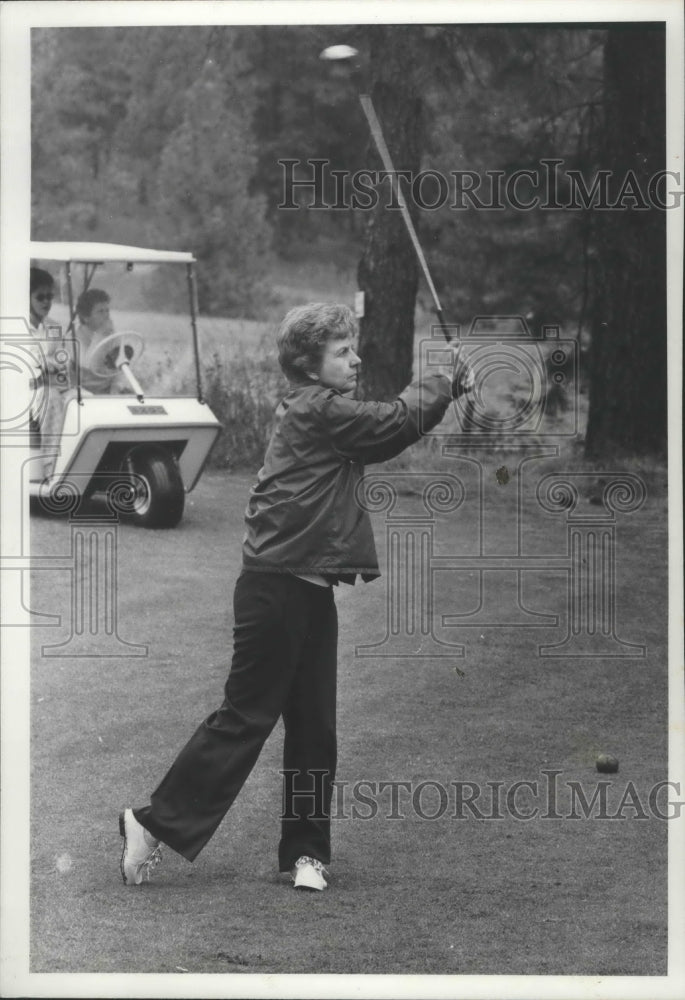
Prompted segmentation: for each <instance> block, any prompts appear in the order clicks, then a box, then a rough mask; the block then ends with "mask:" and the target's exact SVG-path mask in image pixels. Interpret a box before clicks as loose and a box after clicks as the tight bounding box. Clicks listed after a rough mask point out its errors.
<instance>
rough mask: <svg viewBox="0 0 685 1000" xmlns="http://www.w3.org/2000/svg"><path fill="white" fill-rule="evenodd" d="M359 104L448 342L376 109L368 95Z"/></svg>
mask: <svg viewBox="0 0 685 1000" xmlns="http://www.w3.org/2000/svg"><path fill="white" fill-rule="evenodd" d="M359 102H360V104H361V106H362V109H363V111H364V114H365V115H366V120H367V122H368V123H369V129H370V130H371V135H372V136H373V140H374V142H375V143H376V149H377V150H378V153H379V155H380V158H381V160H382V162H383V166H384V167H385V169H386V171H387V173H388V174H389V175H390V183H391V184H392V186H393V190H394V192H395V195H396V197H397V203H398V205H399V207H400V213H401V215H402V218H403V219H404V223H405V225H406V227H407V232H408V233H409V238H410V239H411V242H412V244H413V247H414V250H415V251H416V256H417V257H418V259H419V264H420V265H421V268H422V270H423V273H424V276H425V278H426V282H427V284H428V287H429V289H430V292H431V295H432V296H433V301H434V303H435V310H436V312H437V314H438V319H439V320H440V326H441V327H442V331H443V333H444V335H445V338H446V340H447V341H450V340H451V339H452V338H451V337H450V336H449V334H448V331H447V328H446V327H445V323H444V319H443V315H442V306H441V305H440V299H439V297H438V293H437V290H436V288H435V285H434V284H433V279H432V278H431V273H430V271H429V270H428V262H427V261H426V258H425V256H424V253H423V250H422V249H421V244H420V243H419V238H418V236H417V235H416V229H415V228H414V223H413V222H412V218H411V215H410V214H409V209H408V208H407V203H406V202H405V200H404V197H403V195H402V191H401V190H400V185H399V182H398V180H397V171H396V170H395V167H394V166H393V162H392V158H391V156H390V152H389V150H388V147H387V146H386V144H385V139H384V137H383V130H382V129H381V123H380V122H379V120H378V116H377V115H376V109H375V108H374V106H373V101H372V100H371V98H370V97H369V95H368V94H360V95H359Z"/></svg>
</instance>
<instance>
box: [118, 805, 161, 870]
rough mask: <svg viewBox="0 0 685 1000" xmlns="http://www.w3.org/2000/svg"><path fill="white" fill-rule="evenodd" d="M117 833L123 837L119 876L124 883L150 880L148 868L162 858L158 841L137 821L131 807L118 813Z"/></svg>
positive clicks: (152, 866)
mask: <svg viewBox="0 0 685 1000" xmlns="http://www.w3.org/2000/svg"><path fill="white" fill-rule="evenodd" d="M119 833H120V834H121V836H122V837H123V838H124V847H123V850H122V852H121V864H120V866H119V867H120V868H121V876H122V878H123V880H124V885H140V883H141V882H142V881H143V879H146V880H147V881H148V882H149V881H150V869H151V868H154V867H155V866H156V865H158V864H159V863H160V861H161V860H162V852H161V851H160V849H159V841H158V840H157V839H156V838H155V837H153V836H152V834H151V833H150V831H149V830H146V829H145V827H144V826H143V825H142V824H141V823H139V822H138V820H137V819H136V818H135V816H134V815H133V811H132V810H131V809H125V810H124V811H123V812H122V813H120V814H119Z"/></svg>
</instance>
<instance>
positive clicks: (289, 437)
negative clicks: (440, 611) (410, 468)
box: [243, 375, 452, 581]
mask: <svg viewBox="0 0 685 1000" xmlns="http://www.w3.org/2000/svg"><path fill="white" fill-rule="evenodd" d="M451 399H452V391H451V383H450V380H449V379H448V378H447V377H446V376H444V375H429V376H428V377H427V378H425V379H422V380H421V381H419V382H414V383H412V384H411V385H410V386H408V387H407V388H406V389H405V390H404V392H403V393H401V395H400V396H399V397H398V398H397V399H396V400H395V401H394V402H392V403H374V402H361V401H359V400H356V399H351V398H350V397H349V396H343V395H342V394H341V393H339V392H338V391H337V390H335V389H327V388H324V387H323V386H320V385H316V384H310V383H307V384H306V385H298V386H295V387H293V388H292V389H291V391H290V392H289V393H288V395H287V396H286V397H285V399H284V400H283V401H282V402H281V403H280V404H279V406H278V409H277V410H276V414H275V422H274V429H273V433H272V435H271V440H270V442H269V446H268V448H267V450H266V455H265V458H264V466H263V468H262V469H261V470H260V472H259V474H258V477H257V483H256V484H255V486H254V487H253V488H252V490H251V492H250V498H249V501H248V505H247V510H246V512H245V521H246V525H247V530H246V533H245V538H244V542H243V565H244V568H245V569H247V570H266V571H269V572H290V573H304V574H318V575H322V576H326V577H330V578H332V579H334V580H338V579H344V578H346V577H347V578H350V577H351V578H352V581H353V580H354V575H355V574H357V573H359V574H361V576H362V577H363V578H364V579H365V580H370V579H373V578H374V577H377V576H380V573H379V570H378V558H377V556H376V546H375V544H374V540H373V533H372V530H371V521H370V518H369V515H368V513H367V512H366V511H365V510H362V508H361V507H360V506H359V503H358V502H357V500H356V498H355V490H356V488H357V484H358V483H359V480H360V479H361V477H362V474H363V472H364V466H365V465H366V464H368V463H371V462H383V461H385V460H386V459H389V458H392V457H393V456H394V455H398V454H399V453H400V452H401V451H403V450H404V449H405V448H406V447H407V446H408V445H410V444H413V443H414V442H415V441H417V440H418V439H419V437H421V434H422V433H426V432H427V431H429V430H430V429H431V428H432V427H435V425H436V424H437V423H439V421H440V420H441V419H442V417H443V416H444V414H445V411H446V410H447V407H448V406H449V404H450V401H451Z"/></svg>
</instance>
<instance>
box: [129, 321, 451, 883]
mask: <svg viewBox="0 0 685 1000" xmlns="http://www.w3.org/2000/svg"><path fill="white" fill-rule="evenodd" d="M356 334H357V329H356V322H355V319H354V316H353V314H352V312H351V311H350V310H349V309H348V308H347V307H346V306H342V305H331V304H322V303H314V304H311V305H306V306H301V307H299V308H296V309H292V310H291V311H290V312H289V313H288V314H287V316H286V317H285V319H284V320H283V323H282V324H281V326H280V329H279V331H278V351H279V361H280V364H281V367H282V369H283V371H284V373H285V374H286V376H287V378H288V380H289V382H290V389H289V392H288V394H287V395H286V397H285V399H283V401H282V402H281V403H280V405H279V406H278V409H277V410H276V414H275V422H274V430H273V433H272V436H271V440H270V442H269V445H268V448H267V450H266V456H265V458H264V466H263V468H262V469H261V470H260V472H259V474H258V477H257V483H256V485H255V486H254V487H253V489H252V491H251V493H250V497H249V501H248V505H247V510H246V515H245V520H246V526H247V528H246V533H245V538H244V543H243V568H242V572H241V574H240V576H239V578H238V581H237V583H236V587H235V594H234V612H235V626H234V645H233V659H232V663H231V669H230V673H229V676H228V680H227V682H226V686H225V689H224V690H225V698H224V701H223V704H222V705H221V707H220V708H218V709H217V711H215V712H213V713H212V714H211V715H210V716H208V718H207V719H205V721H204V722H203V723H202V724H201V725H200V727H199V728H198V729H197V731H196V732H195V734H194V735H193V736H192V737H191V739H190V741H189V742H188V743H187V744H186V746H185V747H184V748H183V749H182V750H181V752H180V754H179V755H178V757H177V758H176V760H175V761H174V763H173V764H172V766H171V768H170V770H169V772H168V773H167V775H166V777H164V778H163V780H162V782H161V784H160V785H159V787H158V788H157V789H156V790H155V791H154V792H153V793H152V796H151V797H150V804H149V805H146V806H143V807H142V808H138V809H126V810H125V811H124V812H123V813H122V814H121V816H120V817H119V828H120V833H121V835H122V837H123V838H124V847H123V853H122V858H121V873H122V875H123V879H124V882H125V883H126V885H139V884H140V883H141V882H142V881H143V878H145V877H149V872H150V868H151V867H152V865H153V864H155V863H156V862H157V861H158V860H159V844H160V843H163V844H167V845H168V846H169V847H171V848H172V849H173V850H175V851H177V852H178V853H179V854H182V855H183V856H184V857H185V858H187V859H188V860H189V861H192V860H194V858H195V857H197V855H198V854H199V852H200V851H201V850H202V848H203V847H204V846H205V844H206V843H207V841H208V840H209V839H210V837H211V836H212V834H213V833H214V831H215V830H216V828H217V827H218V825H219V823H220V822H221V820H222V819H223V817H224V816H225V814H226V812H227V810H228V809H229V807H230V806H231V804H232V802H233V801H234V799H235V798H236V796H237V795H238V792H239V791H240V789H241V788H242V786H243V784H244V782H245V781H246V779H247V777H248V775H249V773H250V771H251V770H252V768H253V767H254V765H255V762H256V760H257V758H258V756H259V753H260V751H261V749H262V747H263V746H264V743H265V741H266V739H267V737H268V736H269V734H270V733H271V731H272V729H273V728H274V726H275V724H276V722H277V721H278V719H279V717H281V716H282V717H283V723H284V727H285V745H284V750H283V771H284V782H285V784H284V812H283V817H282V827H281V839H280V844H279V848H278V863H279V870H280V871H281V872H290V873H291V875H292V878H293V882H294V886H295V888H297V889H314V890H316V889H319V890H321V889H325V888H326V885H327V882H326V876H327V874H328V873H327V871H326V869H325V867H324V866H325V865H327V864H328V863H329V861H330V854H331V843H330V802H331V794H332V785H333V781H334V779H335V766H336V727H335V722H336V719H335V716H336V707H335V699H336V658H337V617H336V609H335V603H334V600H333V586H334V585H335V584H337V583H339V582H340V581H343V582H345V583H354V581H355V578H356V577H357V576H361V578H362V580H364V581H368V580H372V579H374V578H375V577H377V576H379V575H380V574H379V571H378V560H377V556H376V549H375V546H374V541H373V534H372V530H371V523H370V519H369V515H368V513H367V512H366V511H364V510H362V509H360V507H359V505H358V503H357V501H356V499H355V490H356V487H357V484H358V483H359V480H360V478H361V476H362V473H363V470H364V465H365V464H366V463H369V462H382V461H385V460H386V459H389V458H391V457H392V456H393V455H397V454H399V453H400V452H401V451H403V449H404V448H406V447H407V446H408V445H410V444H412V443H413V442H415V441H417V440H418V438H419V437H420V436H421V434H422V433H425V432H426V431H428V430H430V429H431V428H432V427H434V426H435V425H436V424H437V423H438V422H439V421H440V420H441V419H442V417H443V415H444V413H445V411H446V410H447V408H448V406H449V404H450V401H451V400H452V398H453V397H454V396H456V395H458V394H459V393H461V392H463V391H468V389H469V388H470V384H469V382H470V376H467V377H466V380H465V381H462V382H460V383H459V384H458V385H457V384H455V383H453V382H452V381H451V379H450V377H447V376H445V375H442V374H432V375H429V376H428V377H426V378H424V379H422V380H420V381H418V382H415V383H413V384H412V385H410V386H409V387H408V388H407V389H405V390H404V392H402V393H401V395H400V396H399V397H398V398H397V399H396V400H395V401H394V402H391V403H379V402H361V401H358V400H356V399H355V398H354V391H355V388H356V385H357V379H358V375H359V367H360V360H359V358H358V357H357V355H356V354H355V340H356Z"/></svg>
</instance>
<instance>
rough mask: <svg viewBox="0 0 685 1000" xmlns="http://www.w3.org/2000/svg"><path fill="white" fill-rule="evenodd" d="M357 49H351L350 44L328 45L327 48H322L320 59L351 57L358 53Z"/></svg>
mask: <svg viewBox="0 0 685 1000" xmlns="http://www.w3.org/2000/svg"><path fill="white" fill-rule="evenodd" d="M358 54H359V53H358V51H357V49H353V48H352V46H351V45H329V46H328V48H327V49H324V50H323V52H322V53H321V55H320V56H319V58H320V59H353V58H354V56H356V55H358Z"/></svg>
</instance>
